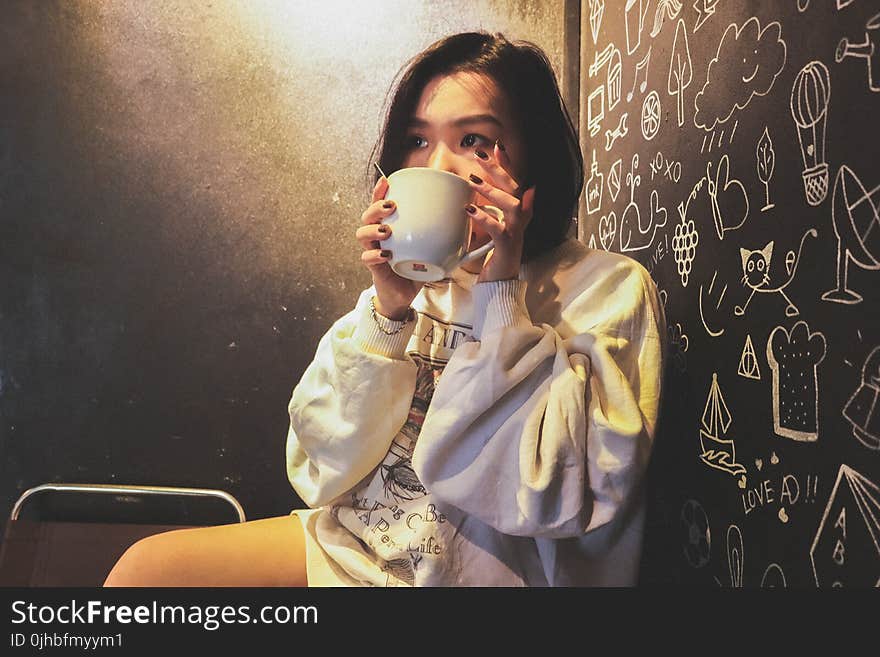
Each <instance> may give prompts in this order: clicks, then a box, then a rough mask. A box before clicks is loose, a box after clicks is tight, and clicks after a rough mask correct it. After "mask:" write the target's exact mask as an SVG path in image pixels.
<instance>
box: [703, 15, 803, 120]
mask: <svg viewBox="0 0 880 657" xmlns="http://www.w3.org/2000/svg"><path fill="white" fill-rule="evenodd" d="M785 58H786V46H785V42H784V41H783V40H782V27H781V26H780V24H779V23H776V22H773V23H770V24H769V25H767V26H766V27H764V28H763V29H762V28H761V25H760V23H759V22H758V19H757V18H754V17H752V18H750V19H749V20H747V21H746V22H745V23H743V25H742V27H737V25H736V23H731V24H730V25H729V26H728V27H727V30H725V32H724V36H722V37H721V43H720V44H719V45H718V52H717V54H716V55H715V57H714V58H713V59H712V61H710V62H709V69H708V72H707V74H706V83H705V84H704V85H703V88H702V90H701V91H700V92H699V93H697V96H696V98H695V100H694V106H695V108H696V113H695V114H694V125H695V126H697V127H698V128H702V129H703V130H706V131H711V130H714V129H715V128H716V127H717V125H718V124H719V123H725V122H726V121H727V120H728V119H730V117H731V116H732V115H733V113H734V112H735V111H736V110H737V109H743V108H745V107H746V106H747V105H748V104H749V103H750V102H751V101H752V98H753V97H754V96H764V95H766V94H767V93H768V92H769V91H770V89H771V88H772V87H773V83H774V81H775V80H776V76H777V75H779V73H780V71H782V67H783V66H785ZM718 85H721V88H717V86H718Z"/></svg>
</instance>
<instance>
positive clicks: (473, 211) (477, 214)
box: [465, 204, 504, 240]
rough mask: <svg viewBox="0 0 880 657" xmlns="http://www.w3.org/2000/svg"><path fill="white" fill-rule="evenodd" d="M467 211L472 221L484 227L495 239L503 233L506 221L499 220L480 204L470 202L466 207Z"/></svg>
mask: <svg viewBox="0 0 880 657" xmlns="http://www.w3.org/2000/svg"><path fill="white" fill-rule="evenodd" d="M465 212H467V213H468V214H469V215H470V217H471V221H472V222H473V223H474V224H475V225H476V226H479V227H480V228H482V229H483V230H484V231H486V232H487V233H488V234H489V237H491V238H492V239H493V240H494V239H497V238H498V237H499V236H500V235H501V233H502V232H503V231H504V223H503V222H501V221H498V219H496V218H495V217H494V216H492V215H491V214H489V213H488V212H486V211H485V210H483V209H482V208H481V207H480V206H478V205H473V204H470V205H468V206H466V207H465Z"/></svg>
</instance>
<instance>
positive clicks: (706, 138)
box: [700, 119, 739, 153]
mask: <svg viewBox="0 0 880 657" xmlns="http://www.w3.org/2000/svg"><path fill="white" fill-rule="evenodd" d="M738 127H739V119H737V120H736V121H734V123H733V128H732V129H731V131H730V134H728V135H727V143H728V144H732V143H733V136H734V135H735V134H736V129H737V128H738ZM724 136H725V131H724V130H722V131H721V132H719V133H718V138H717V139H716V138H715V133H714V132H712V133H706V134H705V135H703V143H702V144H701V145H700V152H701V153H703V152H706V143H707V142H708V144H709V151H708V152H709V153H711V152H712V149H713V148H715V147H720V146H721V142H722V141H724Z"/></svg>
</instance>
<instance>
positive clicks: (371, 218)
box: [361, 199, 397, 224]
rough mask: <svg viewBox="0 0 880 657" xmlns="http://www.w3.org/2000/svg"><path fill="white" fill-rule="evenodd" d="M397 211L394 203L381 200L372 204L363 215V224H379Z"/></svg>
mask: <svg viewBox="0 0 880 657" xmlns="http://www.w3.org/2000/svg"><path fill="white" fill-rule="evenodd" d="M396 209H397V205H396V204H395V203H394V201H385V200H382V199H379V200H377V201H374V202H373V203H370V205H368V206H367V209H366V210H364V213H363V214H362V215H361V223H362V224H378V223H379V222H381V221H382V220H383V219H385V217H387V216H388V215H390V214H392V213H393V212H394V210H396Z"/></svg>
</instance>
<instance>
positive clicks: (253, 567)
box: [104, 516, 308, 587]
mask: <svg viewBox="0 0 880 657" xmlns="http://www.w3.org/2000/svg"><path fill="white" fill-rule="evenodd" d="M305 564H306V559H305V540H304V537H303V528H302V524H301V523H300V521H299V519H298V518H297V517H296V516H280V517H277V518H265V519H262V520H252V521H250V522H244V523H239V524H231V525H218V526H215V527H197V528H193V529H176V530H174V531H170V532H164V533H162V534H156V535H155V536H148V537H147V538H144V539H142V540H140V541H138V542H137V543H135V544H134V545H132V546H131V547H130V548H128V550H126V552H125V553H124V554H123V555H122V557H120V559H119V561H117V562H116V565H115V566H113V569H112V570H111V571H110V574H109V575H108V576H107V579H106V581H105V582H104V586H160V587H161V586H205V587H211V586H259V587H264V586H308V581H307V578H306V565H305Z"/></svg>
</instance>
